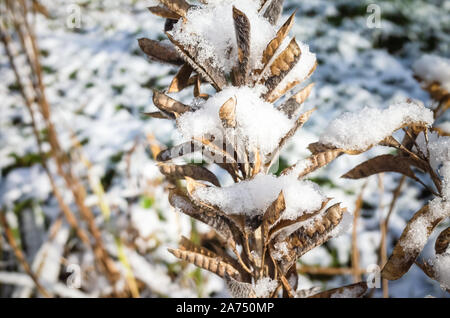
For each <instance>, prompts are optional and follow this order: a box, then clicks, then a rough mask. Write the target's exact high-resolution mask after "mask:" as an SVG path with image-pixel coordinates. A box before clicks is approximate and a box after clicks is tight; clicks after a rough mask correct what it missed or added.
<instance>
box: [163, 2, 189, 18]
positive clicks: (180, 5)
mask: <svg viewBox="0 0 450 318" xmlns="http://www.w3.org/2000/svg"><path fill="white" fill-rule="evenodd" d="M159 1H161V3H162V4H164V5H165V6H166V7H167V8H168V9H169V10H170V11H172V12H173V13H175V14H177V15H179V16H180V17H186V13H187V11H188V10H189V9H190V8H191V7H192V6H191V5H190V4H189V3H187V1H186V0H159Z"/></svg>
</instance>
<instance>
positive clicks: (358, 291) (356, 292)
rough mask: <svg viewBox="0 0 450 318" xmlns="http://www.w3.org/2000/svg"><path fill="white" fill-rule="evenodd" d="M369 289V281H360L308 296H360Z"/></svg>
mask: <svg viewBox="0 0 450 318" xmlns="http://www.w3.org/2000/svg"><path fill="white" fill-rule="evenodd" d="M366 291H367V283H366V282H359V283H356V284H351V285H347V286H343V287H339V288H335V289H330V290H327V291H324V292H321V293H318V294H315V295H312V296H309V297H308V298H360V297H362V296H363V295H364V294H365V293H366Z"/></svg>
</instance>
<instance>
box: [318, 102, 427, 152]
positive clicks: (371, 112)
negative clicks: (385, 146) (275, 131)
mask: <svg viewBox="0 0 450 318" xmlns="http://www.w3.org/2000/svg"><path fill="white" fill-rule="evenodd" d="M433 121H434V119H433V113H432V111H431V110H429V109H427V108H425V107H424V106H423V104H421V103H407V102H405V103H397V104H393V105H391V106H389V108H387V109H378V108H373V107H367V106H366V107H364V108H363V109H362V110H360V111H358V112H354V113H350V112H347V113H344V114H342V115H341V116H339V117H338V118H336V119H334V120H333V121H332V122H331V123H330V124H329V126H328V127H327V129H326V130H325V132H324V133H323V134H322V135H321V136H320V142H321V143H323V144H326V145H331V146H334V147H337V148H342V149H346V150H359V151H364V150H366V149H367V148H369V147H371V146H373V145H375V144H377V143H379V142H380V141H382V140H383V139H385V138H386V137H388V136H390V135H392V133H393V132H394V131H396V130H398V129H399V128H401V127H403V126H406V125H411V124H422V125H426V126H430V125H431V124H432V123H433Z"/></svg>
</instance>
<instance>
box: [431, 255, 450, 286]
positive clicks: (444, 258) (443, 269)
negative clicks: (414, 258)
mask: <svg viewBox="0 0 450 318" xmlns="http://www.w3.org/2000/svg"><path fill="white" fill-rule="evenodd" d="M430 265H431V266H432V267H433V271H434V274H435V278H436V279H437V280H438V281H439V283H440V284H441V286H442V288H445V289H450V252H449V250H448V249H447V252H445V253H443V254H439V255H436V256H435V257H434V259H432V260H431V261H430Z"/></svg>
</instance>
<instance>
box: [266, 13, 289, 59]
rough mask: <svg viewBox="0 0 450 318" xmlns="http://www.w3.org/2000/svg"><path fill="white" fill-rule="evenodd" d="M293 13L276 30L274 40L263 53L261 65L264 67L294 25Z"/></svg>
mask: <svg viewBox="0 0 450 318" xmlns="http://www.w3.org/2000/svg"><path fill="white" fill-rule="evenodd" d="M295 13H296V12H294V13H293V14H292V15H291V16H290V17H289V19H287V21H286V22H285V23H284V24H283V26H282V27H281V28H280V29H279V30H278V32H277V35H276V36H275V38H273V39H272V41H270V42H269V44H268V45H267V47H266V49H265V50H264V52H263V57H262V64H263V65H264V66H266V65H267V64H268V63H269V62H270V60H271V59H272V57H273V56H274V55H275V52H276V51H277V50H278V48H279V47H280V45H281V43H282V42H283V40H284V39H285V38H286V36H287V35H288V34H289V31H290V30H291V28H292V26H293V25H294V20H295Z"/></svg>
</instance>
